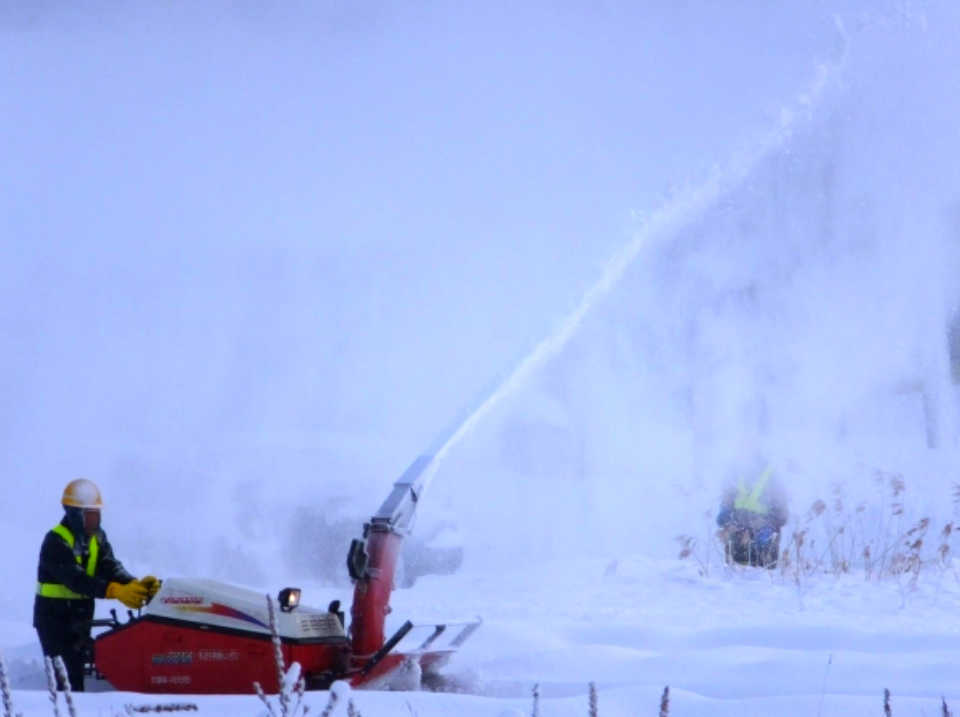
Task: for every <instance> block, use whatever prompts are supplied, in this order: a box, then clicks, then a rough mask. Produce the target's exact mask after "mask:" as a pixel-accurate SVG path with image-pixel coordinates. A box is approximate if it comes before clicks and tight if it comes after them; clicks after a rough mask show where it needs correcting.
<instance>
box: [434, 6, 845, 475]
mask: <svg viewBox="0 0 960 717" xmlns="http://www.w3.org/2000/svg"><path fill="white" fill-rule="evenodd" d="M838 31H839V32H840V33H841V36H843V39H844V40H845V39H846V38H845V33H843V28H842V26H840V25H839V24H838ZM845 57H846V52H845V51H844V52H843V53H842V54H841V57H840V58H839V59H838V60H837V61H835V62H833V63H827V64H821V65H820V66H818V68H817V72H816V75H815V77H814V80H813V82H812V83H811V85H810V86H809V87H808V88H807V89H806V90H805V91H804V92H802V93H800V94H799V95H798V96H797V98H796V99H795V101H794V102H793V103H792V105H790V106H788V107H786V108H784V110H783V111H782V112H781V116H780V122H779V124H778V126H777V127H775V128H774V129H773V130H771V131H769V132H767V133H766V134H765V135H763V136H761V137H760V139H759V141H757V142H755V143H754V144H753V145H752V146H751V147H749V148H748V149H747V150H746V151H743V152H741V153H740V154H739V155H738V156H736V157H735V158H734V160H733V161H732V162H731V163H730V165H729V166H728V168H726V170H724V171H721V170H715V171H714V172H713V173H712V174H711V176H710V177H709V178H708V179H707V180H706V181H705V182H704V183H703V184H701V185H700V186H697V187H694V188H692V189H690V190H687V191H686V192H683V193H681V194H680V195H678V196H677V197H676V198H675V199H674V200H673V201H671V202H670V203H668V204H667V205H666V206H664V207H662V208H661V209H659V210H657V211H655V212H654V213H653V214H651V215H650V216H649V217H648V218H647V221H646V222H645V223H644V225H643V226H642V227H641V228H640V230H639V231H638V232H637V234H636V235H635V236H634V237H633V238H632V239H631V240H630V241H629V242H627V243H626V244H625V245H624V246H622V247H621V248H620V249H619V250H618V251H617V252H616V253H615V254H614V255H613V256H612V257H611V258H610V259H609V260H608V261H607V263H606V265H605V267H604V270H603V273H602V274H601V276H600V278H599V279H598V280H597V281H596V282H595V283H594V284H593V285H592V286H591V287H590V288H589V289H587V291H586V292H585V293H584V295H583V297H582V298H581V299H580V302H579V303H578V305H577V306H576V308H575V309H574V310H573V311H572V312H571V313H570V314H569V315H568V316H567V317H566V318H565V319H564V320H563V322H562V323H561V324H560V326H559V327H558V328H557V329H556V330H555V331H554V332H553V333H551V334H550V335H548V336H547V337H546V338H544V339H543V340H542V341H541V342H540V343H539V344H537V346H536V347H534V349H533V351H532V352H531V353H530V354H528V355H527V356H526V357H525V358H524V359H523V360H522V361H521V362H520V363H519V364H518V365H517V367H516V368H514V370H513V372H512V373H510V375H509V376H508V377H507V378H506V379H505V380H504V381H503V383H501V384H500V385H499V386H498V387H497V389H496V390H495V391H494V392H493V393H492V394H490V396H488V397H487V398H486V399H485V400H484V401H483V402H482V403H481V404H480V405H479V406H478V407H477V408H476V409H475V410H474V411H473V413H471V414H470V415H469V416H468V417H467V418H466V420H464V421H463V423H461V424H460V426H459V427H458V428H457V429H456V431H454V433H453V434H451V435H450V437H449V438H448V439H447V440H446V441H445V442H444V443H443V444H442V445H441V447H440V448H439V449H438V450H437V452H436V453H435V454H434V456H433V460H432V461H431V465H430V466H429V468H428V469H427V474H426V475H425V476H424V481H423V484H422V488H421V492H422V491H424V490H426V489H427V487H428V486H429V483H430V482H431V481H432V480H433V477H434V475H435V474H436V471H437V468H438V466H439V464H440V463H441V462H442V461H443V459H444V458H445V457H446V456H447V455H448V454H449V452H450V451H451V450H452V449H453V447H454V446H456V445H457V444H458V443H459V442H460V441H461V440H463V438H464V437H465V436H467V435H468V434H469V433H470V432H471V431H472V430H473V429H474V428H475V427H476V426H477V424H479V423H480V422H481V421H482V420H483V419H484V418H485V417H486V416H487V415H488V414H490V413H491V412H492V411H493V410H494V409H495V408H496V407H497V406H498V405H499V404H500V403H501V402H502V401H503V400H504V399H505V398H506V397H507V396H509V395H510V394H511V393H513V391H515V390H516V389H517V388H518V387H520V386H521V385H523V384H524V383H525V382H526V381H527V379H528V378H529V377H530V376H531V375H532V374H533V373H534V372H535V371H536V370H537V369H539V368H540V366H541V365H543V364H544V363H545V362H546V361H547V360H548V359H550V358H552V357H553V356H555V355H556V354H557V353H559V352H560V350H561V349H562V348H563V347H564V346H565V345H566V344H567V343H568V342H569V341H570V339H571V338H572V337H573V335H574V334H575V333H576V332H577V330H578V329H579V328H580V325H581V324H582V323H583V319H584V317H586V315H587V314H588V313H589V312H590V310H591V309H592V308H593V306H594V305H595V304H596V303H597V302H598V301H599V300H600V299H601V298H603V297H604V296H606V295H607V294H609V293H610V291H611V290H612V289H613V288H614V287H615V286H616V285H617V284H618V283H619V281H620V279H621V278H622V277H623V274H624V273H625V272H626V270H627V268H628V267H629V266H630V265H631V264H632V263H633V261H634V260H635V259H636V258H637V256H638V255H639V254H640V252H641V251H642V250H644V249H645V248H647V247H648V246H650V245H653V244H655V243H657V242H662V241H667V240H669V239H670V238H671V237H674V236H676V234H677V232H678V231H679V230H680V229H682V228H683V227H684V226H685V225H687V224H689V223H690V222H691V221H693V220H694V219H695V218H696V217H698V216H700V215H701V214H702V213H703V212H704V211H706V210H707V209H709V208H710V207H711V206H713V205H715V204H716V202H717V201H718V200H719V199H721V198H722V197H723V196H724V195H725V194H727V193H728V192H730V191H731V190H733V189H734V188H735V187H737V186H739V185H741V184H742V183H743V182H744V181H745V180H746V179H747V178H748V177H749V176H750V174H751V173H752V172H753V171H755V169H756V168H757V166H758V165H759V164H760V162H761V161H762V160H763V159H764V158H766V157H767V156H769V155H770V154H771V153H773V152H775V151H777V150H779V149H781V148H783V147H784V146H786V144H787V143H788V142H789V141H790V138H791V137H792V136H793V133H794V131H795V130H796V128H797V126H799V125H800V124H801V122H802V121H804V120H809V119H810V118H811V117H812V115H813V111H814V110H815V109H816V108H817V106H819V105H820V103H821V102H822V101H823V98H824V97H825V96H826V94H827V90H828V89H829V88H830V87H831V86H832V85H833V84H834V83H835V82H836V80H837V79H838V78H839V76H840V74H841V70H842V68H843V65H844V64H845Z"/></svg>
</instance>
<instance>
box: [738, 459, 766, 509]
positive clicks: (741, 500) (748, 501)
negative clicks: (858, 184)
mask: <svg viewBox="0 0 960 717" xmlns="http://www.w3.org/2000/svg"><path fill="white" fill-rule="evenodd" d="M771 475H773V468H770V467H768V468H767V469H766V470H765V471H764V472H763V474H762V475H761V476H760V478H758V479H757V482H756V483H754V484H753V486H752V487H748V486H747V484H746V482H745V481H744V480H743V478H741V479H740V482H739V483H738V484H737V497H736V498H735V499H734V501H733V507H734V508H736V509H738V510H746V511H749V512H751V513H757V514H758V515H766V514H767V512H768V511H769V508H768V507H767V504H766V503H765V502H761V500H760V499H761V497H762V496H763V491H764V490H765V489H766V487H767V483H768V482H769V481H770V476H771Z"/></svg>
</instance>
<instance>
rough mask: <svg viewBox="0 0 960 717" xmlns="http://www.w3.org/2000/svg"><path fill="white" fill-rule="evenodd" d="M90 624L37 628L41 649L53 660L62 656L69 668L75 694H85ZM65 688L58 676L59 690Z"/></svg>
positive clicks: (71, 684) (68, 674) (68, 673)
mask: <svg viewBox="0 0 960 717" xmlns="http://www.w3.org/2000/svg"><path fill="white" fill-rule="evenodd" d="M88 625H89V623H84V624H83V625H77V624H74V623H69V622H68V623H64V624H63V625H61V626H57V625H45V626H44V627H43V628H37V635H39V636H40V647H42V648H43V654H44V655H46V656H47V657H50V658H53V657H55V656H56V655H60V657H62V658H63V664H64V665H65V666H66V668H67V678H68V679H69V680H70V689H71V690H72V691H74V692H83V663H84V659H85V652H86V649H87V645H88V644H89V642H90V628H89V627H88ZM63 688H64V685H63V682H62V680H61V679H60V676H59V675H57V689H60V690H62V689H63Z"/></svg>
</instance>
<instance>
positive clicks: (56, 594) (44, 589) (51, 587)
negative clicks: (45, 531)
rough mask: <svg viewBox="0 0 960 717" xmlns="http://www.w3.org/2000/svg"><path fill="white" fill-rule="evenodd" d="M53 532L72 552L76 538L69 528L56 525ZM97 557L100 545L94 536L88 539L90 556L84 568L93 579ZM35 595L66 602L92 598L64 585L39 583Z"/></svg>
mask: <svg viewBox="0 0 960 717" xmlns="http://www.w3.org/2000/svg"><path fill="white" fill-rule="evenodd" d="M53 532H54V533H56V534H57V535H59V536H60V537H61V538H63V541H64V542H65V543H66V544H67V545H69V546H70V550H73V546H74V545H75V543H76V538H74V537H73V533H71V532H70V529H69V528H67V527H66V526H65V525H62V524H59V523H58V524H57V525H56V526H54V528H53ZM99 556H100V544H99V543H98V542H97V536H96V535H94V536H92V537H91V538H90V554H89V555H88V557H87V567H86V573H87V575H89V576H90V577H93V575H94V573H96V571H97V558H98V557H99ZM75 557H76V558H77V563H78V564H79V563H82V562H83V558H82V557H81V556H80V555H76V556H75ZM37 595H40V596H41V597H48V598H66V599H68V600H84V599H87V598H91V597H93V596H92V595H81V594H80V593H75V592H74V591H73V590H71V589H70V588H68V587H67V586H66V585H61V584H60V583H40V582H38V583H37Z"/></svg>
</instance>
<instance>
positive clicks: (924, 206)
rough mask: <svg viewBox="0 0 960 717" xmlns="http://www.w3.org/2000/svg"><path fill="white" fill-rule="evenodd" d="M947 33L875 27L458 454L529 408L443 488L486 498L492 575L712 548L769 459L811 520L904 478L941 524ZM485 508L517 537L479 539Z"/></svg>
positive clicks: (578, 320)
mask: <svg viewBox="0 0 960 717" xmlns="http://www.w3.org/2000/svg"><path fill="white" fill-rule="evenodd" d="M933 26H934V23H932V22H931V23H929V25H927V24H924V23H922V22H919V21H909V22H907V21H904V22H901V23H883V22H875V23H873V24H861V25H858V26H857V27H856V32H855V33H851V37H850V39H849V40H848V41H847V42H848V44H847V45H846V48H847V49H846V51H845V53H844V59H842V60H840V61H838V62H836V63H834V64H830V65H826V66H824V67H823V69H822V70H821V72H820V73H819V75H818V78H817V81H816V82H815V83H814V86H813V89H811V90H810V91H807V92H804V93H803V94H802V95H801V99H800V100H799V101H798V102H797V103H796V104H795V106H794V107H791V108H788V109H787V110H785V111H784V112H783V124H782V125H781V126H779V127H778V128H777V129H776V130H775V131H773V132H771V133H770V134H769V135H768V136H767V137H765V138H764V139H763V141H761V142H759V143H757V144H756V145H755V146H754V147H753V148H752V149H751V150H750V151H747V152H744V153H741V154H740V155H739V158H738V159H737V160H736V161H734V162H733V163H732V167H733V168H732V169H731V170H728V171H726V172H719V173H717V174H716V175H714V177H713V178H712V179H711V180H710V181H708V182H707V183H705V184H704V185H702V186H700V187H697V188H695V189H694V190H692V191H688V192H683V193H681V194H680V195H679V196H678V198H677V199H676V200H675V201H674V202H672V203H669V204H668V205H667V206H666V207H665V208H664V209H663V210H661V211H659V212H656V213H653V214H651V215H650V216H649V218H648V219H647V220H646V222H645V223H644V225H643V227H642V228H641V230H640V232H639V233H638V235H637V236H636V238H635V239H634V240H633V241H631V242H630V243H629V244H627V245H626V246H625V247H624V248H623V249H622V250H621V251H620V252H619V253H618V255H617V256H616V257H615V258H614V259H613V260H612V261H611V262H610V263H609V265H608V266H607V268H606V270H605V272H604V274H603V277H602V278H601V280H600V281H599V282H598V283H597V284H596V285H595V286H594V287H593V288H592V289H591V291H590V292H588V293H587V295H586V297H585V298H584V300H583V301H582V302H581V304H580V305H579V306H578V307H577V309H576V311H574V312H573V313H572V314H571V315H570V316H568V317H567V319H566V321H565V322H564V323H563V324H562V326H561V327H560V329H559V330H558V331H557V332H555V334H553V335H552V336H551V337H550V338H548V339H547V340H545V341H544V342H543V343H542V344H541V345H540V346H539V347H538V348H537V350H536V351H535V352H534V353H533V354H532V355H531V356H529V357H528V358H527V359H526V360H525V361H524V362H523V363H522V364H521V366H520V367H519V368H518V369H517V371H516V372H515V373H514V374H513V375H512V376H511V378H510V379H509V380H508V382H507V383H505V384H504V386H503V387H502V388H501V390H500V391H498V392H497V393H496V394H495V395H494V396H492V397H491V398H490V399H488V401H487V403H486V404H484V406H482V407H481V409H480V410H479V411H478V412H477V414H475V417H474V419H472V420H471V421H469V422H468V424H467V425H465V426H464V428H463V429H461V431H460V432H459V433H458V434H457V435H456V436H454V438H452V439H451V440H450V441H449V443H448V445H452V444H454V443H456V442H458V441H460V440H461V439H462V438H463V436H464V435H465V433H466V432H467V431H469V430H470V429H471V428H475V427H477V426H478V423H479V418H480V416H482V415H484V414H485V413H487V412H489V411H491V410H492V409H493V408H494V406H495V405H496V404H497V403H498V402H502V401H503V399H504V398H505V397H506V396H508V395H510V394H517V395H516V396H515V397H514V398H515V399H516V400H514V401H512V402H511V403H510V405H509V406H508V407H504V409H503V411H502V413H503V415H502V416H501V417H500V418H498V420H497V421H495V422H493V423H494V425H492V426H489V427H485V428H484V429H483V430H479V429H478V430H477V442H478V443H480V444H482V445H483V448H479V447H474V446H471V445H468V444H466V443H464V444H463V445H462V451H461V452H463V453H465V454H468V455H465V456H458V457H457V458H456V459H453V457H452V455H451V458H450V459H448V461H447V466H446V467H444V466H441V467H440V470H441V471H449V472H450V473H453V474H454V475H451V476H449V482H450V483H454V482H457V483H459V481H458V480H457V478H458V476H457V475H456V474H467V475H472V476H474V477H475V480H474V481H473V482H474V483H476V484H478V485H479V486H481V487H480V488H479V489H478V490H474V491H472V492H471V491H469V490H467V491H466V493H467V496H466V497H463V499H462V500H461V501H460V502H459V503H458V505H459V507H460V508H461V509H462V510H463V511H464V513H465V515H467V516H470V520H471V522H472V525H471V527H470V528H469V529H467V530H465V533H466V534H467V535H475V534H478V533H481V534H483V538H482V539H481V541H480V544H481V545H482V546H483V547H484V548H485V550H486V552H487V553H488V554H490V555H494V554H497V555H502V554H504V553H508V554H514V555H516V554H517V553H518V552H520V551H522V552H523V553H524V554H526V555H536V556H544V555H551V554H555V553H556V552H559V553H569V552H570V551H583V550H586V551H595V550H598V549H601V550H603V549H606V550H612V551H619V550H623V549H644V550H652V551H654V552H662V551H672V550H673V549H674V545H675V544H674V543H673V539H674V537H675V536H676V535H677V534H679V533H689V532H696V533H698V534H702V535H703V537H705V539H709V536H710V534H711V532H712V528H711V526H712V524H713V516H714V515H715V511H716V504H717V500H718V497H719V494H720V491H721V489H722V483H723V481H725V480H727V479H728V478H729V476H731V475H733V474H735V472H736V471H737V470H739V467H740V466H742V465H743V463H744V462H745V461H746V460H747V459H748V457H750V456H754V455H756V454H763V455H766V456H767V457H768V458H769V459H770V460H773V461H774V462H775V463H776V465H777V466H778V467H779V470H780V472H781V473H782V475H783V476H784V478H785V480H786V482H787V484H788V486H789V492H790V494H791V510H792V511H793V513H794V515H795V517H796V518H797V519H799V518H801V517H802V516H803V515H804V513H805V511H806V508H807V507H809V506H810V504H811V503H812V502H813V501H814V500H815V499H817V498H822V497H829V496H830V495H831V491H834V492H836V491H840V492H841V493H843V494H844V495H845V496H846V498H847V501H848V504H849V503H850V502H861V501H863V502H868V503H876V504H877V505H878V506H879V504H880V503H881V502H883V501H887V500H888V496H886V495H885V494H884V493H885V491H886V488H885V487H883V486H881V485H880V484H881V483H883V476H884V475H889V474H891V473H897V472H903V473H904V474H905V475H906V478H907V483H908V485H909V484H913V485H914V488H913V490H912V491H909V490H908V492H910V493H912V495H913V496H915V499H916V504H915V505H914V506H913V509H914V513H913V515H912V517H914V518H919V517H921V516H922V515H923V514H925V513H927V512H928V511H932V510H936V511H937V512H936V514H938V515H940V516H942V517H944V518H946V517H947V513H948V512H949V510H950V504H949V501H948V500H947V498H949V475H950V474H949V472H948V471H947V470H946V467H947V466H948V465H950V462H951V461H952V459H953V458H952V456H953V453H952V451H953V446H954V443H955V439H956V435H957V419H956V415H955V412H956V408H955V401H956V398H955V389H954V388H953V386H952V384H951V383H950V379H949V366H948V357H947V351H946V325H947V322H948V315H949V307H950V305H951V303H953V304H955V302H956V297H957V296H958V294H957V290H956V279H955V277H954V276H951V274H955V273H956V272H955V271H954V272H951V271H950V270H949V269H948V267H950V266H955V262H956V256H955V252H954V251H953V249H952V247H953V246H954V245H955V243H956V242H955V233H956V227H955V226H952V225H951V223H950V222H951V214H952V213H953V212H955V206H956V202H957V198H958V196H960V183H958V181H957V170H956V168H955V167H953V166H951V164H950V162H949V160H947V158H948V157H951V156H953V155H954V152H953V148H954V147H955V146H956V139H955V138H956V132H955V130H954V129H952V128H951V120H950V116H951V114H952V110H953V109H955V108H954V107H952V106H951V105H950V103H944V102H942V100H943V96H942V93H943V90H942V87H941V85H942V83H947V86H950V87H952V86H954V85H955V84H956V80H955V79H954V78H953V74H952V71H951V70H950V69H949V68H950V67H953V66H955V60H956V57H955V55H956V54H957V53H956V51H955V50H954V49H952V48H953V45H952V43H950V42H949V41H947V40H946V38H944V37H942V36H941V35H942V34H943V33H944V32H945V31H942V30H941V31H937V30H934V29H933ZM943 26H944V27H953V26H954V25H952V24H950V23H944V25H943ZM839 27H840V29H841V32H842V29H843V25H842V24H841V25H840V26H839ZM917 78H922V79H919V80H918V79H917ZM920 128H922V129H920ZM946 147H950V148H951V149H950V150H946V149H945V148H946ZM953 221H955V220H953ZM951 262H953V263H952V264H951ZM491 455H493V456H498V457H497V458H494V459H491V458H490V456H491ZM446 482H448V481H447V479H444V480H443V481H442V483H446ZM437 485H438V486H439V485H441V482H440V481H438V482H437ZM459 489H460V488H459V487H458V488H457V489H455V490H459ZM478 491H486V495H485V496H483V495H481V493H479V492H478ZM925 495H927V496H930V497H924V496H925ZM933 496H936V497H933ZM483 500H492V501H494V503H495V508H493V509H492V510H493V511H497V515H498V516H501V518H502V517H503V515H504V512H505V513H507V514H509V515H511V516H512V519H506V520H504V519H501V520H498V521H497V522H496V526H497V527H496V529H493V530H490V529H487V530H486V531H485V528H484V526H490V525H492V524H493V521H492V519H491V513H490V512H489V511H485V510H484V509H482V508H480V507H478V506H480V505H482V501H483ZM938 503H939V508H938ZM501 511H502V512H501ZM511 525H516V528H515V529H514V528H510V527H506V526H511ZM640 546H643V547H642V548H641V547H640ZM478 552H481V553H482V552H484V551H478Z"/></svg>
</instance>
